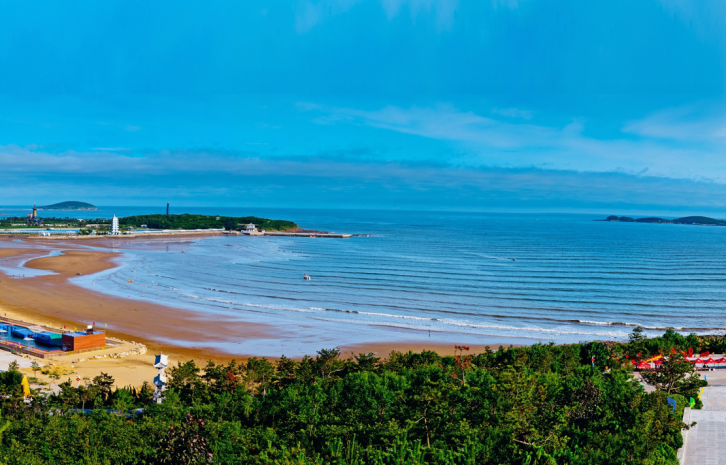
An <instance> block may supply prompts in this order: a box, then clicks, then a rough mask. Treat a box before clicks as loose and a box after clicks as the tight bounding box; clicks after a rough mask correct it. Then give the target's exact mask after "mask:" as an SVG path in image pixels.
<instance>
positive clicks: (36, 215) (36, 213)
mask: <svg viewBox="0 0 726 465" xmlns="http://www.w3.org/2000/svg"><path fill="white" fill-rule="evenodd" d="M37 217H38V209H37V208H35V202H33V219H36V218H37Z"/></svg>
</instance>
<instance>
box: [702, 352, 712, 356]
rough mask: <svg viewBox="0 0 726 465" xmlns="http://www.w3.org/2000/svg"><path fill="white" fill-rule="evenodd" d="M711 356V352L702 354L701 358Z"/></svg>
mask: <svg viewBox="0 0 726 465" xmlns="http://www.w3.org/2000/svg"><path fill="white" fill-rule="evenodd" d="M709 355H711V352H709V351H706V352H703V353H701V357H708V356H709Z"/></svg>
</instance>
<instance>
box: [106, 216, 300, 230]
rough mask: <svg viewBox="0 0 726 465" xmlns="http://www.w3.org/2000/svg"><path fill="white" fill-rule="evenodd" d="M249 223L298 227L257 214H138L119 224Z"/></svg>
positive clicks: (156, 226) (188, 225)
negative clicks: (239, 215) (233, 215)
mask: <svg viewBox="0 0 726 465" xmlns="http://www.w3.org/2000/svg"><path fill="white" fill-rule="evenodd" d="M247 223H254V224H255V226H257V227H258V228H262V229H267V230H271V231H272V230H274V231H285V230H288V229H296V228H297V227H298V226H297V225H296V224H295V223H293V222H292V221H285V220H268V219H267V218H257V217H255V216H244V217H239V218H238V217H231V216H207V215H189V214H183V215H137V216H127V217H125V218H119V225H121V226H134V227H137V228H138V227H140V226H141V225H143V224H145V225H147V226H148V227H149V228H152V229H209V228H224V229H227V230H234V229H239V228H240V227H244V225H246V224H247Z"/></svg>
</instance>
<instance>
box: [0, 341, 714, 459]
mask: <svg viewBox="0 0 726 465" xmlns="http://www.w3.org/2000/svg"><path fill="white" fill-rule="evenodd" d="M724 344H725V341H724V339H723V338H715V337H712V338H699V337H697V336H695V335H691V336H687V337H684V336H682V335H680V334H678V333H676V332H674V331H672V330H669V331H667V332H666V334H664V335H663V336H662V337H659V338H654V339H647V338H644V337H643V336H642V332H635V333H634V336H633V337H632V338H631V340H630V341H629V342H628V343H626V344H615V343H601V342H590V343H586V344H572V345H559V346H558V345H554V344H535V345H533V346H531V347H520V348H514V347H510V348H499V350H496V351H492V350H489V349H487V350H486V351H484V352H483V353H480V354H470V353H469V350H468V347H465V346H456V347H455V348H453V347H452V355H449V356H440V355H438V354H436V353H434V352H429V351H424V352H421V353H414V352H408V353H402V352H395V351H394V352H392V353H390V354H389V355H388V356H386V357H378V356H377V355H375V354H372V353H369V354H357V355H353V354H350V355H349V356H347V357H346V356H343V354H341V353H340V351H339V350H338V349H327V350H321V351H319V352H318V353H317V354H316V355H315V356H312V357H304V358H303V359H302V360H300V361H295V360H291V359H288V358H285V357H282V358H280V359H279V360H276V361H270V360H267V359H265V358H250V359H248V360H246V361H245V362H243V363H238V362H235V361H232V362H230V363H227V364H216V363H214V362H208V363H207V364H206V366H204V367H202V366H199V365H197V364H196V363H195V362H194V361H189V362H186V363H180V364H177V365H176V366H172V367H170V368H169V369H168V370H167V373H168V375H169V390H168V391H166V394H165V398H164V401H163V402H162V403H161V404H154V403H152V387H151V386H150V385H149V384H148V383H145V384H144V386H143V387H142V388H141V389H134V388H126V389H116V390H113V389H112V388H111V386H112V384H113V379H112V378H110V377H109V376H108V375H101V376H98V377H96V378H95V379H93V380H92V381H91V382H90V383H86V384H81V385H80V386H78V387H76V383H75V381H71V380H68V381H66V382H65V383H62V384H61V385H60V392H59V394H57V395H51V396H50V397H44V396H40V395H38V396H35V397H33V399H32V402H31V403H30V404H28V405H26V404H25V403H24V401H23V399H22V398H21V396H20V392H21V390H20V387H19V384H18V383H19V382H20V381H19V379H20V378H21V377H19V376H17V375H13V374H7V375H5V374H4V375H3V377H0V393H2V394H3V395H2V396H0V405H2V413H3V419H2V421H0V426H2V423H4V422H5V421H8V422H9V423H7V429H5V430H4V432H2V438H1V439H0V460H2V461H3V462H4V463H8V464H20V463H22V464H41V463H42V464H46V463H54V464H71V463H94V464H136V463H146V464H152V463H153V464H157V463H158V464H161V463H200V464H201V463H220V464H243V463H244V464H247V463H252V464H283V463H284V464H288V463H295V464H327V463H335V464H364V463H365V464H367V463H372V464H424V463H438V464H444V463H446V464H488V463H491V464H508V463H511V464H556V463H563V464H564V463H567V464H582V465H585V464H588V465H590V464H632V463H641V464H673V465H675V464H677V463H678V459H677V457H676V451H677V450H678V448H679V447H681V445H682V436H681V429H682V428H684V427H685V425H684V424H683V422H682V412H683V408H684V406H685V403H686V402H687V401H688V398H689V397H692V396H696V395H697V394H696V392H697V390H698V389H700V387H701V386H704V385H706V382H705V381H703V380H701V379H700V377H699V376H698V374H696V373H693V372H692V368H691V372H690V373H686V375H687V376H688V377H687V378H685V379H686V381H687V382H682V381H683V380H684V378H682V377H681V378H679V379H680V381H678V382H677V383H671V382H668V383H661V384H658V385H656V390H655V391H654V392H646V391H645V390H644V388H643V387H642V385H641V384H640V382H638V381H637V380H636V379H635V378H634V377H633V376H632V374H631V369H632V368H631V367H632V364H631V362H630V360H631V359H632V358H636V359H639V358H642V357H645V356H646V354H647V355H650V354H653V353H665V354H668V353H672V351H673V350H676V351H677V352H678V351H681V350H687V348H688V347H692V348H693V349H694V350H696V351H699V350H712V351H714V352H715V351H723V348H724V347H723V346H724ZM685 365H687V366H688V367H691V364H689V363H687V364H685ZM684 370H688V368H684ZM679 376H680V375H679ZM656 381H657V382H660V381H658V380H656ZM656 381H654V382H656ZM661 381H662V380H661ZM679 383H680V384H679ZM667 386H671V388H674V389H676V388H677V392H676V391H672V392H671V391H666V389H670V388H668V387H667ZM669 396H670V397H672V398H674V399H675V400H676V401H677V404H678V408H677V409H676V411H675V412H674V411H673V410H672V408H671V407H669V405H668V402H667V399H668V397H669ZM135 407H138V408H143V411H142V412H141V413H139V412H138V411H137V412H136V414H131V413H130V412H131V410H130V409H132V408H135ZM78 409H93V410H85V411H81V410H78ZM83 412H86V413H83Z"/></svg>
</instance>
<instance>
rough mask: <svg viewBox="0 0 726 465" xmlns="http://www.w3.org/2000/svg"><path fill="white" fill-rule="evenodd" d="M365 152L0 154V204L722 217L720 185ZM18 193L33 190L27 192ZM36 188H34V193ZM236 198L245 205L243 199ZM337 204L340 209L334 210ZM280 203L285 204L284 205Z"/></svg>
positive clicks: (8, 149) (4, 150)
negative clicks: (170, 201)
mask: <svg viewBox="0 0 726 465" xmlns="http://www.w3.org/2000/svg"><path fill="white" fill-rule="evenodd" d="M369 153H370V150H369V149H366V148H364V147H361V148H359V149H356V150H353V151H350V153H349V154H346V153H343V154H341V153H339V152H335V153H330V154H325V153H320V154H318V155H316V156H306V157H301V156H282V157H277V158H275V159H265V158H262V157H260V156H259V155H258V154H256V153H254V152H234V151H219V150H211V149H197V150H163V151H158V152H153V153H147V154H146V155H145V156H144V157H136V156H129V155H127V154H124V153H117V152H87V153H86V152H64V153H60V154H52V153H44V152H42V151H37V150H28V149H26V148H21V147H16V146H5V147H0V164H1V165H2V166H3V167H4V170H3V173H2V174H0V180H3V181H5V180H7V179H10V178H12V179H13V181H14V182H13V184H12V185H11V184H10V183H8V182H2V183H0V195H2V196H3V198H4V199H6V200H5V203H8V199H17V200H15V202H14V203H23V201H27V199H26V197H27V198H29V197H30V196H35V197H36V198H40V197H43V199H44V200H45V199H47V200H49V201H50V200H53V199H56V200H57V199H58V196H59V194H60V193H62V194H63V195H62V196H68V195H75V196H78V195H81V196H82V197H83V198H87V197H88V196H93V197H95V198H98V197H99V196H100V197H102V198H103V199H105V203H106V204H107V205H109V204H110V205H114V204H116V205H118V204H123V203H125V202H133V201H137V202H146V201H147V200H148V199H150V198H152V197H160V198H164V197H168V196H173V197H174V198H188V199H194V201H195V202H206V203H209V202H213V203H214V204H224V205H230V204H235V203H236V202H239V201H240V199H241V198H244V199H246V200H245V201H249V202H256V203H261V204H266V205H270V204H276V205H278V206H279V205H289V202H290V199H291V198H297V197H298V196H301V195H306V193H309V192H311V191H315V192H316V193H317V195H316V196H315V198H316V199H315V200H314V205H316V206H321V207H325V206H347V207H350V206H351V204H350V200H349V199H350V198H357V199H359V200H360V201H357V202H356V203H355V205H356V206H359V207H360V206H370V207H386V206H391V205H392V204H393V203H395V204H396V205H397V206H399V207H401V206H405V205H414V204H416V205H422V206H427V207H428V208H463V209H478V210H482V209H483V210H486V209H502V208H503V209H506V208H520V209H522V208H524V209H536V208H540V207H542V208H544V207H547V208H554V209H560V210H562V209H565V210H566V209H568V208H576V207H577V208H583V207H588V206H589V207H590V208H612V209H613V211H615V210H619V209H638V208H640V209H641V210H642V209H646V208H647V209H650V210H652V209H657V208H661V209H671V210H672V209H674V208H675V209H677V208H691V211H705V210H709V211H718V210H724V211H726V207H725V206H724V200H723V199H724V198H726V185H724V184H719V183H714V182H710V181H703V180H701V181H699V180H689V179H672V178H666V177H661V176H653V175H649V174H647V173H627V172H617V171H611V172H591V171H574V170H562V169H545V168H539V167H534V166H525V167H518V168H512V167H509V168H507V167H497V166H468V167H464V166H452V165H450V164H447V163H445V162H436V161H425V162H413V161H409V162H386V161H381V160H377V159H373V158H370V157H367V156H366V155H367V154H369ZM23 186H29V187H28V188H27V189H24V188H23ZM30 186H32V187H30ZM241 196H242V197H241ZM336 199H337V200H336ZM285 202H288V203H287V204H286V203H285Z"/></svg>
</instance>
